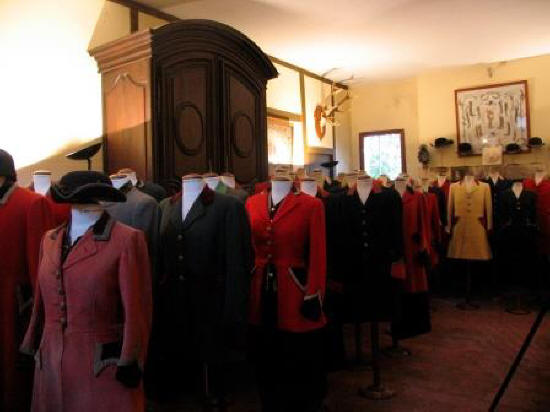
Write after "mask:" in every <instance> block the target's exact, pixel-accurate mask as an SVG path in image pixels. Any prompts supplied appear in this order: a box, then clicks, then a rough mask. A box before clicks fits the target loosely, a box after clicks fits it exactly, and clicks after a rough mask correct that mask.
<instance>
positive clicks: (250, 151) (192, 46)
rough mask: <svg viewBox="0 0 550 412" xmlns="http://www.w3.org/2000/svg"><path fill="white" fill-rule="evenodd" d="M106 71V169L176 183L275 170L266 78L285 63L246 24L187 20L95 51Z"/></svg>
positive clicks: (253, 176)
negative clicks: (270, 158) (199, 176)
mask: <svg viewBox="0 0 550 412" xmlns="http://www.w3.org/2000/svg"><path fill="white" fill-rule="evenodd" d="M90 54H91V55H92V56H93V57H94V58H95V59H96V61H97V64H98V66H99V71H100V73H101V81H102V94H103V132H104V159H105V165H104V167H105V171H106V172H107V173H113V172H116V171H117V170H119V169H121V168H125V167H130V168H132V169H134V170H135V171H136V172H137V174H138V176H139V177H140V178H142V179H145V180H153V181H156V182H167V181H170V180H174V179H177V180H179V179H180V178H181V176H184V175H186V174H189V173H204V172H208V171H213V172H217V173H222V172H226V171H228V172H232V173H234V174H235V177H236V180H237V181H238V182H239V183H241V184H243V185H247V184H250V183H252V182H254V181H256V180H264V179H266V178H267V126H266V83H267V80H269V79H271V78H273V77H276V76H277V71H276V69H275V67H274V66H273V64H272V63H271V61H270V60H269V58H268V57H267V56H266V55H265V54H264V53H263V52H262V51H261V50H260V48H259V47H258V46H257V45H256V44H255V43H254V42H252V41H251V40H250V39H249V38H247V37H246V36H245V35H243V34H242V33H240V32H239V31H237V30H235V29H233V28H231V27H229V26H226V25H224V24H221V23H218V22H214V21H210V20H182V21H179V22H176V23H171V24H167V25H165V26H162V27H159V28H156V29H148V30H146V31H142V32H138V33H134V34H131V35H129V36H126V37H124V38H121V39H119V40H116V41H113V42H111V43H108V44H105V45H102V46H100V47H97V48H95V49H93V50H91V51H90Z"/></svg>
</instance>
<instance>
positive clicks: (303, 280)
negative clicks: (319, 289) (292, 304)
mask: <svg viewBox="0 0 550 412" xmlns="http://www.w3.org/2000/svg"><path fill="white" fill-rule="evenodd" d="M288 274H289V275H290V277H291V278H292V280H293V281H294V283H296V286H298V288H299V289H300V290H301V291H302V292H304V293H305V292H306V284H307V270H306V269H305V268H292V267H289V268H288Z"/></svg>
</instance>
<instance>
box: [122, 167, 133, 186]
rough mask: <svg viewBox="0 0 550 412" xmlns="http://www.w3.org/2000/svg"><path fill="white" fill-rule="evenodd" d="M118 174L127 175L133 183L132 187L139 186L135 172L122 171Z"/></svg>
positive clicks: (127, 169) (129, 170)
mask: <svg viewBox="0 0 550 412" xmlns="http://www.w3.org/2000/svg"><path fill="white" fill-rule="evenodd" d="M117 174H121V175H126V176H128V178H129V179H130V181H131V182H132V186H137V184H138V178H137V174H136V172H135V171H133V170H132V169H130V168H125V169H120V170H119V171H118V172H117Z"/></svg>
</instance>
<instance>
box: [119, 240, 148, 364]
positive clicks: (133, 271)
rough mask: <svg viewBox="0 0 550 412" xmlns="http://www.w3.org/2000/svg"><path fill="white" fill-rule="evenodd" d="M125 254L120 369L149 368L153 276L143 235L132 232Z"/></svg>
mask: <svg viewBox="0 0 550 412" xmlns="http://www.w3.org/2000/svg"><path fill="white" fill-rule="evenodd" d="M126 245H127V246H126V248H125V250H124V251H123V252H122V254H121V257H120V261H119V268H118V281H119V286H120V296H121V298H122V307H123V310H124V336H123V342H122V352H121V355H120V360H119V363H118V366H127V365H132V364H134V363H136V362H137V364H138V365H139V367H140V368H141V370H143V365H144V364H145V357H146V354H147V346H148V342H149V334H150V331H151V322H152V293H151V273H150V266H149V257H148V254H147V244H146V242H145V237H144V235H143V233H142V232H138V231H132V234H131V236H130V239H128V240H127V243H126Z"/></svg>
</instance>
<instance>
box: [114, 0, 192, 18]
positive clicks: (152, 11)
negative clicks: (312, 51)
mask: <svg viewBox="0 0 550 412" xmlns="http://www.w3.org/2000/svg"><path fill="white" fill-rule="evenodd" d="M108 1H110V2H112V3H118V4H120V5H122V6H126V7H128V8H129V9H130V10H132V9H135V10H137V11H140V12H142V13H145V14H149V15H151V16H155V17H158V18H159V19H163V20H166V21H169V22H174V21H178V20H181V19H180V18H179V17H177V16H174V15H173V14H170V13H165V12H163V11H161V10H159V9H157V8H155V7H151V6H147V5H145V4H141V3H140V2H138V1H135V0H108Z"/></svg>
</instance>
